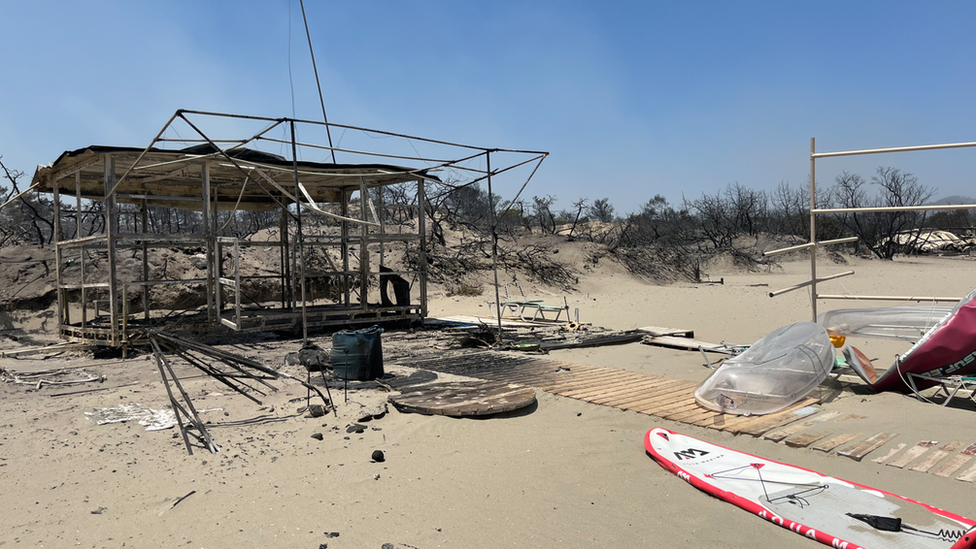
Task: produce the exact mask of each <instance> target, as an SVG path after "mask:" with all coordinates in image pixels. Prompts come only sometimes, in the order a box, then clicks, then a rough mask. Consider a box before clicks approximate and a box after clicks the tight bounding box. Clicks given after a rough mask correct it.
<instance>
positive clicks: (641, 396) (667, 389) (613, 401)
mask: <svg viewBox="0 0 976 549" xmlns="http://www.w3.org/2000/svg"><path fill="white" fill-rule="evenodd" d="M679 387H682V385H681V383H680V382H676V381H675V380H655V381H654V382H652V383H649V384H646V385H645V384H634V385H631V386H630V387H626V388H623V389H618V390H616V391H610V392H608V393H604V394H602V395H595V396H594V397H593V398H592V399H591V402H593V404H602V405H605V406H613V407H615V408H620V407H621V406H623V405H625V404H627V403H630V402H633V401H637V400H647V399H649V398H655V397H658V396H661V395H666V394H668V393H672V392H674V391H675V390H676V388H679Z"/></svg>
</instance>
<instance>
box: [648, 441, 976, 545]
mask: <svg viewBox="0 0 976 549" xmlns="http://www.w3.org/2000/svg"><path fill="white" fill-rule="evenodd" d="M644 447H645V448H646V449H647V453H648V454H649V455H650V456H651V457H652V458H654V460H655V461H657V462H658V463H659V464H660V465H661V466H662V467H664V468H665V469H667V470H669V471H671V472H672V473H674V474H675V475H677V476H678V478H681V479H683V480H685V481H687V482H688V483H690V484H691V485H692V486H694V487H696V488H698V489H699V490H702V491H704V492H706V493H708V494H711V495H713V496H715V497H717V498H720V499H723V500H725V501H727V502H729V503H732V504H734V505H736V506H738V507H740V508H742V509H745V510H746V511H749V512H750V513H754V514H756V515H758V516H759V517H760V518H764V519H766V520H768V521H770V522H772V523H773V524H776V525H778V526H782V527H783V528H788V529H790V530H792V531H794V532H796V533H797V534H800V535H802V536H806V537H808V538H811V539H815V540H817V541H819V542H820V543H823V544H826V545H830V546H831V547H842V548H845V549H864V548H869V549H873V548H885V549H889V548H906V549H907V548H910V547H915V548H928V547H932V548H935V547H939V548H942V549H967V548H976V521H972V520H970V519H967V518H964V517H961V516H959V515H956V514H953V513H950V512H948V511H943V510H942V509H939V508H937V507H933V506H931V505H926V504H924V503H919V502H917V501H914V500H911V499H908V498H905V497H902V496H898V495H895V494H891V493H888V492H885V491H883V490H877V489H875V488H870V487H868V486H864V485H861V484H857V483H854V482H849V481H846V480H841V479H838V478H834V477H828V476H825V475H822V474H820V473H818V472H816V471H811V470H809V469H803V468H802V467H795V466H793V465H787V464H785V463H779V462H777V461H770V460H768V459H763V458H761V457H756V456H753V455H749V454H744V453H742V452H737V451H735V450H731V449H729V448H725V447H722V446H717V445H715V444H710V443H708V442H705V441H702V440H698V439H696V438H692V437H688V436H685V435H682V434H679V433H675V432H673V431H669V430H667V429H660V428H657V429H651V430H650V431H648V432H647V435H646V436H645V438H644Z"/></svg>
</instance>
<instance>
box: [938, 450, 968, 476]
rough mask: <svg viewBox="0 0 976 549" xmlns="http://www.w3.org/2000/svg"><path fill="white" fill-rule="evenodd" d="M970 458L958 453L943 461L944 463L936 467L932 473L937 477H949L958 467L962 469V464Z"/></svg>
mask: <svg viewBox="0 0 976 549" xmlns="http://www.w3.org/2000/svg"><path fill="white" fill-rule="evenodd" d="M971 459H973V458H971V457H969V456H964V455H962V454H959V455H958V456H955V457H953V458H952V459H950V460H949V461H947V462H945V465H943V466H942V467H939V468H938V469H936V470H935V472H934V473H932V474H933V475H935V476H937V477H951V476H952V474H953V473H955V472H956V471H958V470H959V469H962V466H963V465H965V464H966V463H967V462H968V461H969V460H971Z"/></svg>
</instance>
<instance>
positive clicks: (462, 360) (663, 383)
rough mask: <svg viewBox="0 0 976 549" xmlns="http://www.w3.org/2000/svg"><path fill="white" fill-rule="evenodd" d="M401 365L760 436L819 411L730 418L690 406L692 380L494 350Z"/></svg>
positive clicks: (805, 406)
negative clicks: (524, 386)
mask: <svg viewBox="0 0 976 549" xmlns="http://www.w3.org/2000/svg"><path fill="white" fill-rule="evenodd" d="M398 363H400V364H403V365H404V366H411V367H415V368H423V369H425V370H433V371H438V372H443V373H448V374H457V375H465V376H469V377H475V378H479V379H485V380H489V381H500V382H506V383H516V384H520V385H526V386H529V387H534V388H536V389H541V390H543V391H546V392H547V393H552V394H554V395H559V396H563V397H568V398H574V399H577V400H581V401H584V402H589V403H592V404H599V405H601V406H609V407H612V408H618V409H620V410H628V411H634V412H637V413H641V414H647V415H651V416H656V417H660V418H663V419H668V420H672V421H677V422H680V423H685V424H689V425H697V426H699V427H707V428H709V429H716V430H720V431H728V432H731V433H735V434H738V433H748V434H750V435H752V436H759V435H762V434H763V433H766V432H768V431H771V430H773V429H776V428H778V427H781V426H783V425H786V424H788V423H792V422H794V421H796V420H799V419H801V418H804V417H806V416H808V415H810V414H813V413H815V412H817V411H818V410H819V408H818V407H816V406H815V405H816V404H819V402H820V401H819V399H817V398H806V399H803V400H802V401H800V402H798V403H796V404H794V405H793V406H790V407H789V408H787V409H785V410H783V411H781V412H777V413H775V414H769V415H764V416H736V415H730V414H723V413H721V412H715V411H712V410H708V409H706V408H703V407H701V406H699V405H698V403H697V402H695V398H694V396H693V393H694V391H695V387H696V386H697V385H698V384H697V383H695V382H693V381H686V380H681V379H673V378H668V377H663V376H655V375H650V374H642V373H640V372H633V371H630V370H622V369H619V368H605V367H601V366H589V365H585V364H571V363H568V362H561V361H557V360H551V359H547V358H539V357H536V356H521V355H510V354H503V353H497V352H481V353H467V354H463V355H456V356H437V357H422V358H415V359H409V360H401V361H398Z"/></svg>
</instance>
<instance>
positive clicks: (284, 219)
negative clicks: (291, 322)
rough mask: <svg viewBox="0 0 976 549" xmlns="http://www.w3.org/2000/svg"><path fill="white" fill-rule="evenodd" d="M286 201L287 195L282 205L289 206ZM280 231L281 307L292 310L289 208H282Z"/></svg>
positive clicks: (282, 197)
mask: <svg viewBox="0 0 976 549" xmlns="http://www.w3.org/2000/svg"><path fill="white" fill-rule="evenodd" d="M286 200H287V199H286V198H285V195H284V194H282V195H281V203H282V204H287V202H285V201H286ZM278 230H279V231H280V232H281V238H280V239H279V243H280V245H281V307H282V308H284V309H290V308H292V307H293V306H294V304H293V303H292V291H291V258H290V257H289V256H288V251H289V248H290V246H289V245H288V206H282V207H281V223H280V224H279V228H278Z"/></svg>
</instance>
